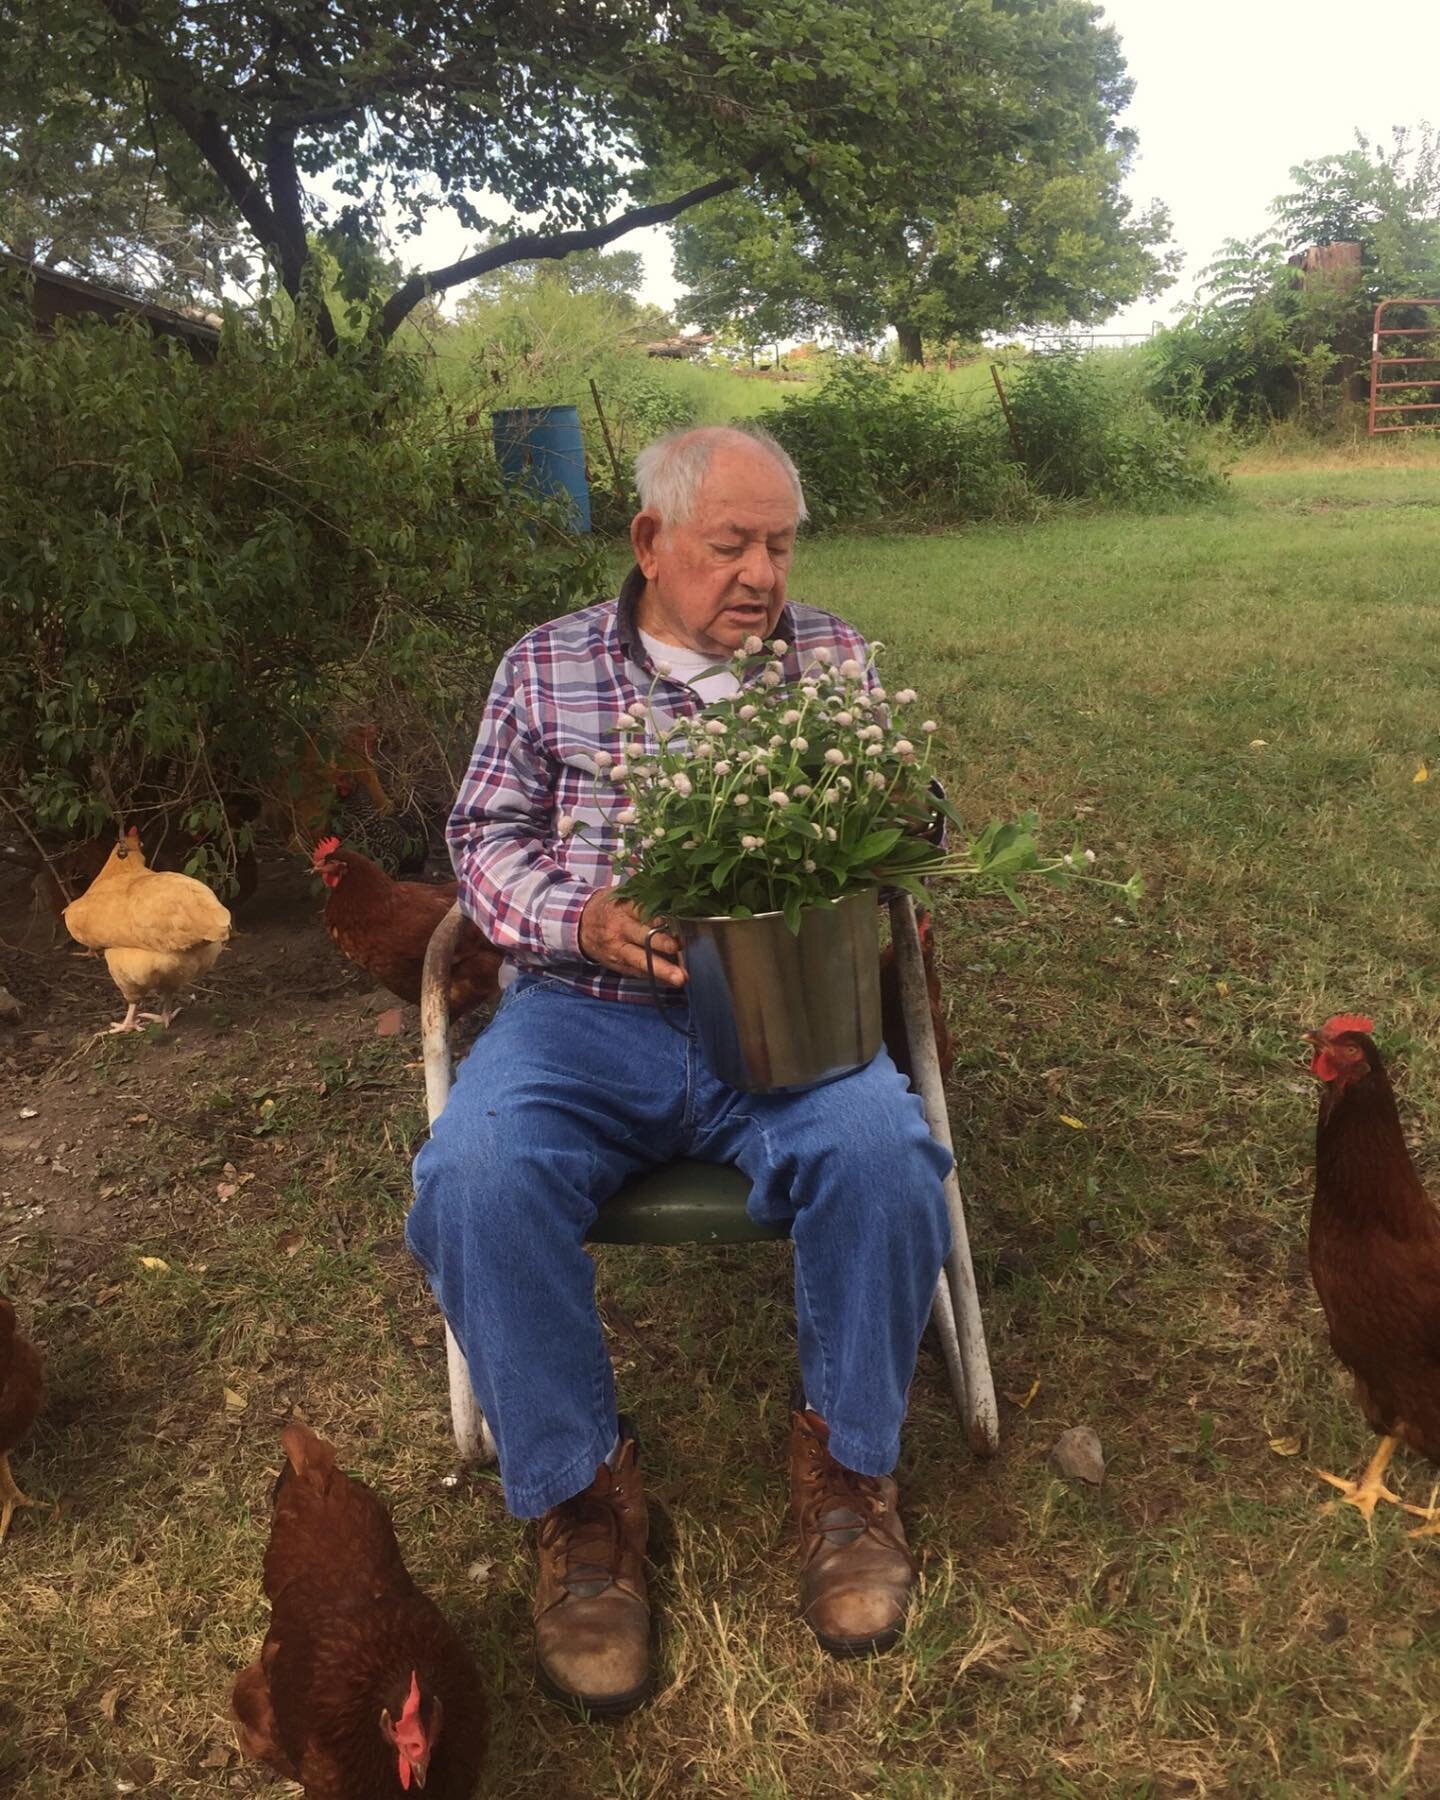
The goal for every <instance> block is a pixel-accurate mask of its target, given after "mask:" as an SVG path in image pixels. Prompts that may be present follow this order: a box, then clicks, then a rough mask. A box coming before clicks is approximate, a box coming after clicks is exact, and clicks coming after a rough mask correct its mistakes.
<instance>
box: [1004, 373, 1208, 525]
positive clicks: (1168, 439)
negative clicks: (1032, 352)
mask: <svg viewBox="0 0 1440 1800" xmlns="http://www.w3.org/2000/svg"><path fill="white" fill-rule="evenodd" d="M1008 392H1009V401H1010V413H1011V417H1012V418H1013V420H1014V422H1015V430H1016V435H1017V437H1018V438H1019V447H1020V454H1021V456H1022V458H1023V460H1024V466H1025V472H1026V475H1027V477H1028V479H1029V482H1030V486H1031V489H1032V491H1033V492H1034V493H1035V494H1037V495H1039V496H1041V497H1043V498H1046V499H1051V500H1090V501H1097V502H1099V503H1100V504H1102V505H1109V506H1128V507H1134V508H1136V509H1137V510H1142V511H1143V510H1145V509H1148V508H1151V507H1156V506H1168V505H1172V504H1174V503H1175V502H1176V501H1181V502H1185V501H1195V500H1206V499H1210V498H1212V497H1213V496H1214V495H1215V494H1217V493H1218V492H1219V490H1220V479H1219V477H1218V475H1217V474H1216V472H1215V470H1214V469H1213V467H1212V466H1211V464H1210V461H1209V459H1208V458H1207V457H1206V455H1205V454H1204V452H1203V450H1202V448H1201V446H1200V443H1199V439H1198V434H1197V433H1196V432H1195V431H1194V430H1193V429H1190V428H1187V427H1186V426H1184V425H1182V424H1181V423H1179V422H1177V421H1176V420H1173V419H1169V418H1166V417H1165V416H1164V415H1163V414H1162V413H1161V412H1160V411H1159V410H1158V409H1157V408H1156V407H1154V406H1152V405H1150V404H1149V403H1148V402H1147V401H1146V400H1145V399H1144V398H1143V396H1142V395H1141V394H1140V393H1139V392H1137V390H1136V384H1135V376H1134V367H1133V364H1131V363H1130V362H1128V361H1127V362H1125V363H1121V362H1119V361H1118V360H1111V359H1107V357H1106V355H1105V354H1104V353H1101V354H1099V355H1093V354H1092V355H1090V356H1082V355H1080V354H1078V353H1076V352H1075V351H1061V352H1059V353H1057V354H1053V355H1047V356H1034V357H1030V358H1029V359H1028V360H1027V361H1026V363H1025V365H1024V367H1023V368H1022V369H1021V370H1020V371H1019V374H1018V376H1017V377H1016V378H1015V379H1014V381H1013V383H1012V384H1011V385H1010V387H1009V390H1008Z"/></svg>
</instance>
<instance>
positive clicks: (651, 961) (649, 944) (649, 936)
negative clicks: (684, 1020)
mask: <svg viewBox="0 0 1440 1800" xmlns="http://www.w3.org/2000/svg"><path fill="white" fill-rule="evenodd" d="M669 929H670V927H669V926H668V925H667V924H666V923H665V921H664V920H663V919H661V920H660V921H659V923H658V924H655V925H652V926H651V927H650V929H649V930H648V931H647V932H646V933H645V975H646V978H647V980H648V981H649V983H650V998H651V999H652V1000H653V1001H654V1002H655V1010H656V1011H657V1012H658V1013H659V1014H660V1017H661V1018H662V1019H663V1020H664V1021H665V1023H666V1024H667V1025H668V1026H669V1027H670V1029H671V1030H672V1031H673V1032H676V1033H677V1034H678V1035H679V1036H680V1037H689V1035H690V1034H689V1032H688V1031H686V1029H685V1027H684V1026H683V1025H677V1024H676V1023H675V1021H674V1020H673V1019H672V1018H671V1017H670V1008H669V1007H668V1006H667V1005H666V1004H665V996H664V995H663V994H662V993H661V992H660V983H659V982H658V981H657V980H656V979H655V945H654V939H655V933H656V932H657V931H669Z"/></svg>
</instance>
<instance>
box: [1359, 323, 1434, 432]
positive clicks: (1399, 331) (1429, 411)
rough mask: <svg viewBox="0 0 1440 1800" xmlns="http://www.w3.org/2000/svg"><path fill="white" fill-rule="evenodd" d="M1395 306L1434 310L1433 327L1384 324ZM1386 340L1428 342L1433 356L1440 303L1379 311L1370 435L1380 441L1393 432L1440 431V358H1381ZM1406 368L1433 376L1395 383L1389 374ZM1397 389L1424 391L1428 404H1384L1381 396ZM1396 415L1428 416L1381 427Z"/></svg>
mask: <svg viewBox="0 0 1440 1800" xmlns="http://www.w3.org/2000/svg"><path fill="white" fill-rule="evenodd" d="M1393 306H1408V307H1417V306H1418V307H1429V308H1432V309H1433V310H1434V313H1435V322H1434V324H1433V325H1386V324H1384V323H1382V321H1383V319H1384V316H1385V312H1386V309H1387V308H1388V307H1393ZM1382 338H1428V339H1430V340H1431V344H1430V348H1431V351H1432V352H1433V351H1434V349H1435V345H1436V342H1437V341H1440V299H1430V300H1416V299H1398V300H1382V301H1381V302H1380V304H1379V305H1378V306H1377V307H1376V308H1375V324H1374V329H1373V331H1372V334H1371V338H1370V417H1369V424H1368V427H1367V429H1368V431H1369V434H1370V436H1371V437H1379V436H1381V435H1382V434H1384V433H1386V432H1393V431H1425V430H1430V431H1433V430H1435V429H1436V428H1437V427H1440V418H1437V417H1434V416H1433V415H1435V414H1440V355H1436V354H1433V353H1432V354H1430V355H1428V356H1427V355H1420V356H1384V355H1382V354H1381V349H1380V341H1381V339H1382ZM1401 367H1406V368H1429V369H1431V370H1432V371H1433V373H1431V374H1429V375H1406V376H1403V377H1398V378H1396V379H1395V380H1391V379H1390V377H1389V376H1388V374H1387V373H1386V371H1387V370H1390V369H1398V368H1401ZM1396 389H1409V390H1412V391H1416V390H1420V391H1423V392H1424V393H1425V394H1426V395H1427V398H1426V399H1424V400H1397V401H1382V400H1381V398H1380V396H1381V395H1382V394H1385V393H1393V392H1395V390H1396ZM1394 413H1425V414H1426V415H1429V416H1427V417H1425V418H1423V419H1407V420H1403V421H1401V422H1400V423H1396V424H1384V425H1382V424H1380V423H1378V421H1379V420H1380V419H1381V418H1382V417H1384V418H1389V417H1390V415H1392V414H1394Z"/></svg>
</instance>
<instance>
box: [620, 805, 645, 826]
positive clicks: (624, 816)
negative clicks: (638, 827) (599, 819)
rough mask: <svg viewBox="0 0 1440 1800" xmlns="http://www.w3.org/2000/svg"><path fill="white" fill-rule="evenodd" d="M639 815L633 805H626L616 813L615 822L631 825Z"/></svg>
mask: <svg viewBox="0 0 1440 1800" xmlns="http://www.w3.org/2000/svg"><path fill="white" fill-rule="evenodd" d="M639 817H640V815H639V813H637V812H636V810H635V808H634V807H633V806H627V807H626V808H625V810H624V811H623V812H622V813H618V814H617V815H616V822H617V823H618V824H621V825H633V824H634V823H635V821H636V820H637V819H638V818H639Z"/></svg>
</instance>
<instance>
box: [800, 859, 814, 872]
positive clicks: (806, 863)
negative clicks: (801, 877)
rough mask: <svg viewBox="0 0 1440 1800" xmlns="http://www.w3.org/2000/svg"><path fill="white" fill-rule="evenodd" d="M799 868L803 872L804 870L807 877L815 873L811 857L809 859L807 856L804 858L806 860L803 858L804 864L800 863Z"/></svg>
mask: <svg viewBox="0 0 1440 1800" xmlns="http://www.w3.org/2000/svg"><path fill="white" fill-rule="evenodd" d="M800 867H801V868H802V869H803V870H804V871H805V873H806V874H807V875H813V874H814V873H815V860H814V858H813V857H809V856H807V857H806V858H805V860H804V862H803V863H801V865H800Z"/></svg>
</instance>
